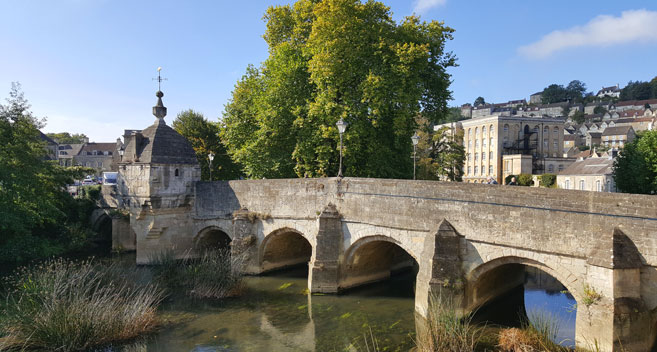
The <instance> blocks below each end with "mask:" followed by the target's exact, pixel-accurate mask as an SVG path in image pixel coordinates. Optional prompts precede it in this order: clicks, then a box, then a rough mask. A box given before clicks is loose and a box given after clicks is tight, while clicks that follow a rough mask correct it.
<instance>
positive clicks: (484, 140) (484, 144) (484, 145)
mask: <svg viewBox="0 0 657 352" xmlns="http://www.w3.org/2000/svg"><path fill="white" fill-rule="evenodd" d="M481 147H482V148H486V138H484V139H482V140H481Z"/></svg>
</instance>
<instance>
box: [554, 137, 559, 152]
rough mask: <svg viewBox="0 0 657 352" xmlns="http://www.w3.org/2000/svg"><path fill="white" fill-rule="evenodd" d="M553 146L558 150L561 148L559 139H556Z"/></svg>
mask: <svg viewBox="0 0 657 352" xmlns="http://www.w3.org/2000/svg"><path fill="white" fill-rule="evenodd" d="M552 147H553V148H554V149H555V150H556V149H559V140H557V139H555V140H554V141H553V142H552Z"/></svg>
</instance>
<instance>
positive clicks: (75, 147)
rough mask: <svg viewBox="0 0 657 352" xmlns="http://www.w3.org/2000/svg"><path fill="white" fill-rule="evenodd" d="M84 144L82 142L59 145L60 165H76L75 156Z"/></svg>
mask: <svg viewBox="0 0 657 352" xmlns="http://www.w3.org/2000/svg"><path fill="white" fill-rule="evenodd" d="M83 146H84V143H82V144H60V145H59V148H58V149H59V152H58V156H59V165H61V166H75V165H77V163H76V162H75V157H76V156H77V155H78V153H79V152H80V149H82V147H83Z"/></svg>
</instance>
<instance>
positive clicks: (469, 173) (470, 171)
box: [468, 166, 472, 175]
mask: <svg viewBox="0 0 657 352" xmlns="http://www.w3.org/2000/svg"><path fill="white" fill-rule="evenodd" d="M471 174H472V167H470V166H468V175H471Z"/></svg>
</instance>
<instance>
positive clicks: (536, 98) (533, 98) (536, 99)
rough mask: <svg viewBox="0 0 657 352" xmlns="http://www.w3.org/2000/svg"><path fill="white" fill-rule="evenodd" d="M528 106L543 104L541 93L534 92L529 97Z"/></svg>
mask: <svg viewBox="0 0 657 352" xmlns="http://www.w3.org/2000/svg"><path fill="white" fill-rule="evenodd" d="M529 103H530V104H541V103H543V91H540V92H536V93H534V94H532V95H530V96H529Z"/></svg>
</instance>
